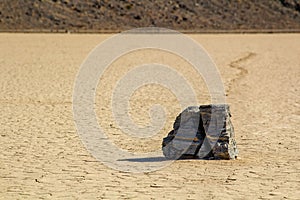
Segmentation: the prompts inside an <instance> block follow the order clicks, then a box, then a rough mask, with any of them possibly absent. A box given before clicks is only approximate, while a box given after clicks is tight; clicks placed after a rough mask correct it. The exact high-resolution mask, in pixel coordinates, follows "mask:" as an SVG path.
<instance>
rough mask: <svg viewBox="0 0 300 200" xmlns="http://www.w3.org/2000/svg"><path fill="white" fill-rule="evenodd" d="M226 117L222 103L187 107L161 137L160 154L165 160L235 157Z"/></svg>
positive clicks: (236, 152)
mask: <svg viewBox="0 0 300 200" xmlns="http://www.w3.org/2000/svg"><path fill="white" fill-rule="evenodd" d="M230 116H231V115H230V110H229V106H228V105H226V104H218V105H201V106H200V107H196V106H192V107H188V108H187V109H185V110H184V111H183V112H182V113H181V114H180V115H179V116H178V117H177V118H176V120H175V122H174V124H173V130H172V131H171V132H170V133H169V134H168V136H167V137H166V138H164V139H163V144H162V146H163V147H162V150H163V153H164V155H165V156H166V158H168V159H179V158H204V159H205V158H209V159H235V158H236V157H237V154H238V150H237V147H236V142H235V139H234V129H233V126H232V123H231V121H230Z"/></svg>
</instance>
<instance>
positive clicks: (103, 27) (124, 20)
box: [0, 0, 300, 32]
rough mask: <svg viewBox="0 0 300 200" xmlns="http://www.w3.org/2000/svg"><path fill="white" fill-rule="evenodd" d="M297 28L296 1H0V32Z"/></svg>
mask: <svg viewBox="0 0 300 200" xmlns="http://www.w3.org/2000/svg"><path fill="white" fill-rule="evenodd" d="M145 26H159V27H166V28H171V29H177V30H185V31H195V32H203V31H204V32H205V31H209V30H212V31H214V30H217V31H218V30H255V31H262V30H278V29H279V30H285V31H286V30H287V31H292V30H294V31H295V30H300V0H252V1H248V0H143V1H142V0H120V1H119V0H88V1H80V0H32V1H31V0H1V1H0V30H1V31H36V32H39V31H72V32H77V31H81V32H85V31H96V32H98V31H99V32H103V31H112V32H115V31H120V30H126V29H131V28H135V27H145Z"/></svg>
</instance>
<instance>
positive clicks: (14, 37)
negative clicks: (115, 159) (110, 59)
mask: <svg viewBox="0 0 300 200" xmlns="http://www.w3.org/2000/svg"><path fill="white" fill-rule="evenodd" d="M110 36H111V35H108V34H107V35H105V34H22V33H18V34H13V33H9V34H8V33H1V34H0V46H1V48H0V69H1V73H0V87H1V90H0V103H1V109H0V137H1V140H0V151H1V154H0V199H299V197H300V192H299V191H300V153H299V147H300V145H299V137H300V136H299V133H300V131H299V130H300V125H299V124H300V123H299V121H300V98H299V96H300V91H299V88H300V87H299V86H300V82H299V78H300V59H299V55H300V34H215V35H214V34H192V35H188V36H189V37H191V38H193V39H194V40H196V41H197V42H199V43H200V44H202V46H203V47H204V48H205V49H206V50H207V52H208V53H209V55H210V56H211V57H212V59H213V60H214V62H215V63H216V65H217V67H218V69H219V71H220V75H221V77H222V81H223V83H224V86H225V88H226V94H227V96H226V98H227V103H228V104H230V106H231V114H232V122H233V125H234V127H235V134H236V141H237V145H238V148H239V157H238V159H236V160H178V161H175V162H173V163H172V164H171V165H169V166H167V167H165V168H162V169H160V170H157V171H154V172H147V173H128V172H122V171H116V170H114V169H111V168H109V167H107V166H105V165H104V164H102V163H101V162H99V161H97V160H96V159H95V158H94V157H92V156H91V155H90V154H89V152H88V151H87V150H86V148H85V147H84V145H83V144H82V142H81V140H80V138H79V136H78V134H77V131H76V126H75V123H74V118H73V112H72V95H73V87H74V81H75V79H76V75H77V73H78V71H79V69H80V65H81V63H82V62H83V61H84V59H85V58H86V57H87V55H88V53H89V52H90V51H91V50H92V49H93V48H94V47H95V46H96V45H98V44H99V43H100V42H102V41H103V40H105V39H107V38H109V37H110ZM149 62H162V63H164V64H167V65H169V66H171V67H173V68H174V69H176V70H178V71H179V72H180V73H181V74H182V75H183V76H184V77H185V78H186V79H187V80H189V82H190V84H191V85H192V86H193V87H194V88H196V89H195V90H196V93H197V98H198V101H199V104H206V103H209V95H208V93H207V89H206V88H205V84H204V82H203V80H201V76H198V75H195V74H196V73H193V69H192V67H191V66H190V65H189V64H188V63H186V62H185V61H184V60H181V59H180V58H178V57H176V56H174V55H171V54H168V53H166V52H161V51H158V50H145V51H139V52H133V53H131V54H128V55H125V56H124V57H121V58H120V59H118V60H116V61H115V62H114V63H112V64H111V66H110V67H109V68H108V70H106V71H105V74H104V76H102V77H101V78H100V80H99V84H98V87H97V93H96V105H95V110H96V113H97V116H98V117H99V125H101V126H102V127H104V129H105V130H106V133H107V135H108V137H109V138H110V139H111V140H112V141H113V142H114V143H115V144H116V145H118V146H119V147H120V148H123V149H126V150H128V151H134V152H148V151H151V150H155V149H160V147H161V140H162V138H163V137H164V136H165V135H166V134H167V133H168V131H169V130H171V128H172V123H173V121H174V119H175V117H176V116H177V114H178V113H179V112H180V111H181V109H180V106H179V104H178V101H177V99H176V97H175V96H174V95H173V94H172V91H169V90H168V88H163V87H162V86H160V85H148V86H144V87H141V88H139V89H138V90H137V91H136V92H134V93H133V95H132V97H131V99H130V106H131V107H130V108H131V110H130V114H131V116H132V119H133V120H134V121H135V122H136V123H137V124H140V125H145V124H147V123H149V113H148V109H149V107H150V106H151V105H152V104H154V103H159V104H161V105H163V106H164V107H165V108H166V123H165V126H164V127H163V128H162V130H161V131H160V132H159V133H157V134H156V135H154V136H153V137H151V138H147V139H136V138H132V137H130V136H128V135H126V134H124V133H122V130H121V129H120V128H118V126H117V125H116V124H115V122H114V120H113V118H112V114H111V104H110V103H109V102H110V97H111V94H112V91H113V89H114V85H115V84H116V82H117V81H118V79H119V78H120V77H122V76H123V75H124V74H126V72H128V70H130V69H131V68H132V67H133V66H136V65H138V64H142V63H149ZM145 76H147V75H145ZM100 91H101V92H100ZM154 162H159V161H154Z"/></svg>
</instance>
